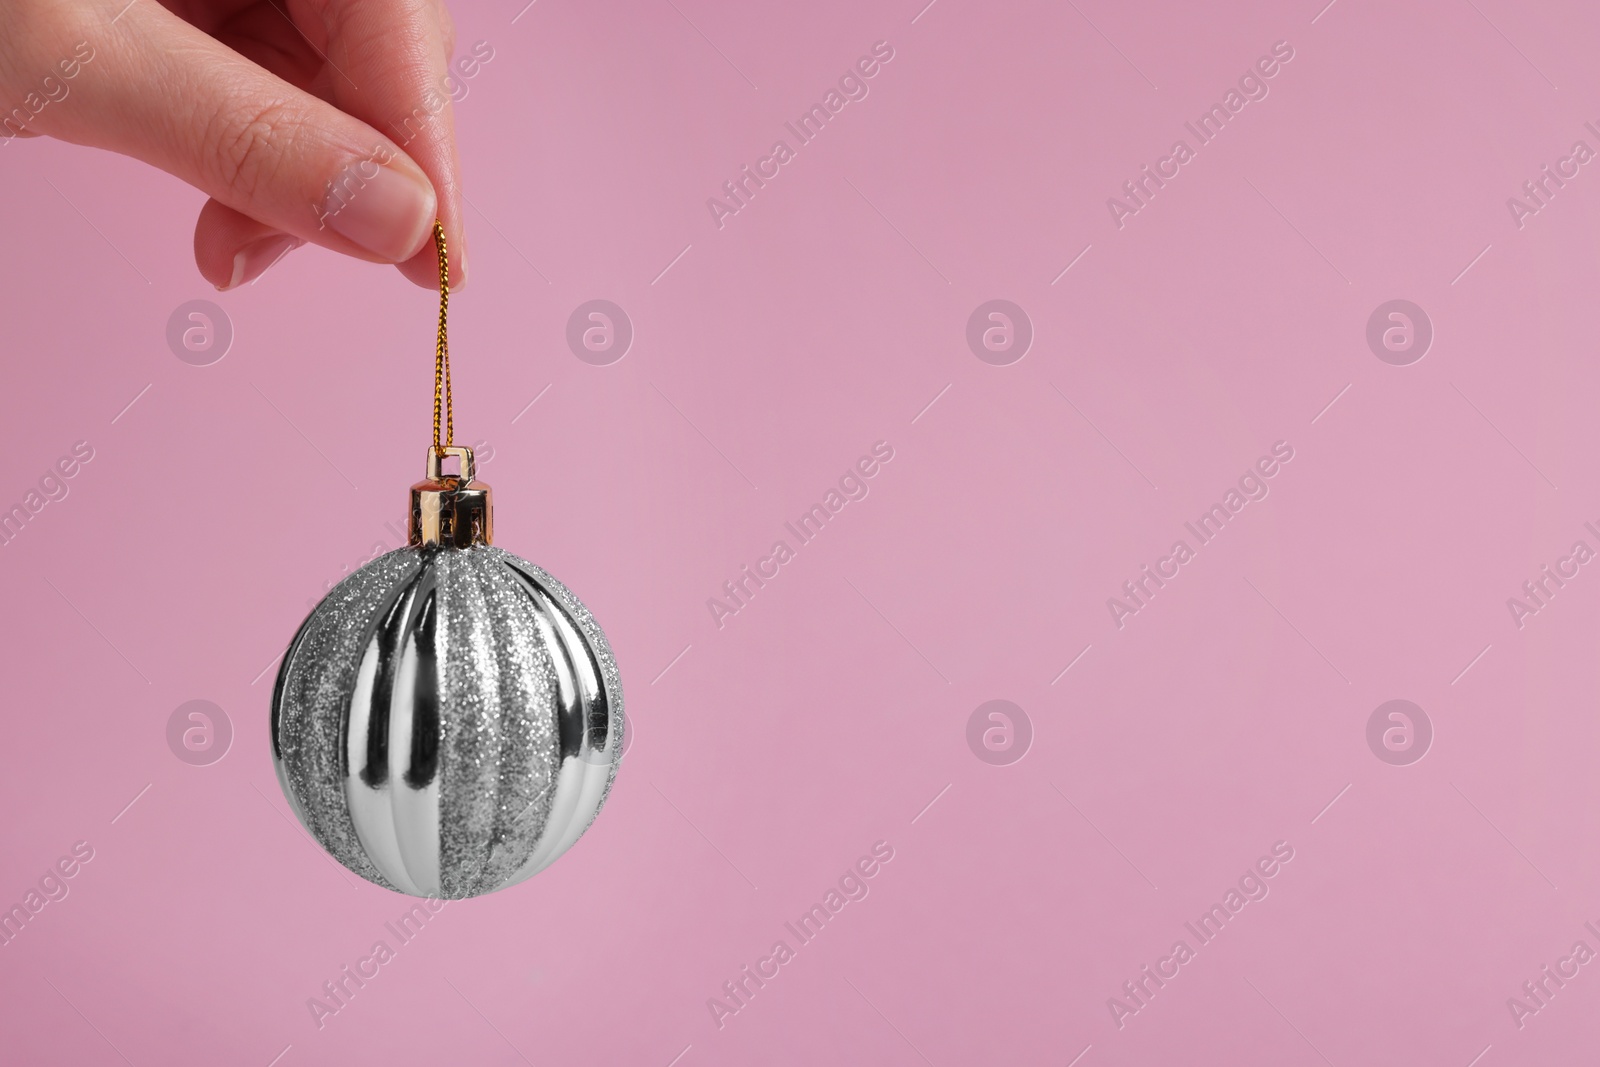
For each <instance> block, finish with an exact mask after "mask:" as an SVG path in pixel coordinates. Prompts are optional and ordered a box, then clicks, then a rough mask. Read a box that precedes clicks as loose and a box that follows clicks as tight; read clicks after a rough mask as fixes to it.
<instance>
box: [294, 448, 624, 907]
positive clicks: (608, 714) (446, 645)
mask: <svg viewBox="0 0 1600 1067" xmlns="http://www.w3.org/2000/svg"><path fill="white" fill-rule="evenodd" d="M441 453H446V454H456V455H459V456H460V457H461V464H462V473H461V476H460V477H451V476H442V475H441V474H440V471H439V459H440V454H441ZM472 471H473V467H472V457H471V452H470V450H468V449H460V448H446V449H430V451H429V466H428V474H429V477H428V480H426V481H424V482H421V483H419V484H418V485H416V486H413V487H412V493H411V497H412V508H411V522H410V530H411V542H412V543H411V544H410V545H409V546H408V547H406V548H401V549H396V550H395V551H393V552H390V553H388V554H387V555H384V556H380V557H378V558H377V559H375V560H373V561H372V562H370V563H368V564H367V565H366V566H364V567H362V568H361V569H360V570H358V571H356V572H355V573H354V574H352V575H350V577H348V578H346V579H345V580H344V581H342V582H340V583H339V585H337V586H336V587H335V588H334V589H333V591H332V592H330V593H329V594H328V596H327V597H326V598H325V599H324V600H323V601H322V603H321V604H319V605H317V607H316V608H315V609H314V610H313V611H312V613H311V615H310V617H308V618H307V619H306V621H305V623H304V624H303V625H302V626H301V627H300V632H299V633H298V634H297V635H296V636H295V639H294V642H293V643H292V644H291V645H290V646H289V651H288V652H287V653H286V654H285V656H284V659H283V665H282V667H281V668H280V669H279V672H278V682H277V686H276V688H275V690H274V692H273V696H272V752H273V759H274V763H275V764H276V766H277V771H278V780H279V782H280V784H281V785H282V786H283V791H284V795H285V796H287V797H288V798H289V803H290V805H291V806H292V807H293V809H294V812H295V815H296V816H298V817H299V819H300V822H301V823H302V824H303V825H304V826H305V828H306V829H307V830H308V831H310V833H311V835H312V836H313V837H315V838H316V839H317V841H319V842H320V843H321V844H322V846H323V847H324V848H326V849H327V850H328V851H329V852H330V853H331V854H332V855H333V857H334V858H335V859H337V860H338V861H339V862H340V863H342V864H344V865H345V866H346V867H348V868H350V869H351V870H352V871H355V872H356V873H357V874H359V875H361V877H363V878H365V879H367V880H368V881H371V882H376V883H377V884H378V885H381V886H385V887H387V888H389V889H394V890H397V891H399V892H402V893H408V894H411V895H413V896H431V897H438V898H442V899H449V900H455V899H459V898H462V897H470V896H477V895H479V894H482V893H492V892H494V891H495V890H497V889H503V888H505V887H506V886H509V885H515V884H516V883H518V882H520V881H522V880H524V879H526V878H529V877H531V876H532V875H534V874H536V873H538V872H539V871H541V870H543V869H544V868H545V867H546V866H548V865H549V864H550V863H552V862H553V861H554V860H555V859H556V857H558V856H560V855H561V854H562V853H563V852H565V851H566V850H567V849H568V848H570V847H571V846H572V844H573V842H575V841H577V839H578V837H579V835H581V834H582V833H583V832H584V830H585V829H587V828H588V826H589V824H590V822H592V821H593V819H594V817H595V815H596V814H597V813H598V812H599V810H600V806H601V805H602V804H603V803H604V802H605V798H606V794H607V792H608V791H609V790H610V787H611V782H612V779H613V778H614V777H615V775H616V770H617V766H618V764H619V763H620V761H621V758H622V736H623V720H622V683H621V678H620V676H619V675H618V673H617V665H616V661H615V660H614V659H613V658H612V655H611V648H610V646H609V645H608V644H607V643H606V638H605V634H603V633H602V632H601V630H600V626H599V624H598V623H596V622H595V620H594V617H593V616H592V615H590V614H589V611H588V609H586V608H585V607H584V606H583V605H582V604H581V603H580V602H579V601H578V599H577V597H575V596H573V595H572V593H571V592H570V591H568V589H567V587H566V586H564V585H562V584H561V583H560V582H558V581H556V579H554V578H552V577H551V576H550V575H549V574H547V573H545V572H544V571H543V570H541V569H539V568H538V567H536V566H534V565H533V564H531V563H529V562H527V561H526V560H524V559H521V558H519V557H517V556H514V555H512V554H511V553H509V552H506V551H504V550H502V549H499V548H496V547H494V546H493V545H491V544H490V543H489V541H490V537H491V533H492V515H493V512H492V506H491V503H490V499H489V491H488V487H487V486H485V485H483V483H481V482H477V481H474V480H473V477H472Z"/></svg>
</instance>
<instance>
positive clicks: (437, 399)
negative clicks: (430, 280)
mask: <svg viewBox="0 0 1600 1067" xmlns="http://www.w3.org/2000/svg"><path fill="white" fill-rule="evenodd" d="M433 243H434V245H435V246H436V247H437V248H438V250H439V340H438V342H437V343H436V344H435V345H434V349H433V447H434V448H436V449H437V448H448V447H450V446H451V445H453V444H454V443H455V438H456V409H455V402H454V400H453V398H452V397H451V395H450V338H449V335H448V333H447V332H446V329H445V317H446V315H447V313H448V312H449V310H450V253H449V251H448V250H447V249H446V248H445V243H444V223H443V222H440V221H439V220H438V219H435V220H434V221H433ZM441 413H442V414H443V417H444V440H443V441H440V439H439V420H440V415H441Z"/></svg>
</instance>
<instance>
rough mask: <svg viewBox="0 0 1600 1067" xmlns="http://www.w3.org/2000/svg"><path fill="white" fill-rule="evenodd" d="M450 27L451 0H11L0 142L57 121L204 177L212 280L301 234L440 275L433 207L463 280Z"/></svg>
mask: <svg viewBox="0 0 1600 1067" xmlns="http://www.w3.org/2000/svg"><path fill="white" fill-rule="evenodd" d="M454 38H455V31H454V27H453V25H452V23H451V20H450V15H449V13H448V12H447V11H446V10H445V7H444V4H443V0H163V2H161V3H158V2H157V0H133V2H132V3H131V5H130V3H129V0H79V2H73V0H0V153H6V152H9V153H22V152H26V151H27V147H28V146H27V142H26V141H25V140H23V138H26V137H34V136H41V135H42V136H46V137H55V138H59V139H60V140H63V141H70V142H72V143H74V144H80V145H89V146H93V147H96V148H104V149H109V150H111V151H113V152H120V153H122V154H124V155H128V156H132V157H133V158H135V159H139V160H142V161H143V162H145V163H148V164H150V165H151V166H155V167H159V168H160V169H162V170H164V171H167V172H168V173H170V174H172V175H174V176H176V177H178V178H180V179H182V180H183V181H185V182H188V183H189V184H190V185H193V186H194V187H195V188H197V189H199V190H201V191H202V192H204V193H206V194H207V195H208V196H209V197H210V199H209V200H208V201H207V202H206V204H205V206H204V207H203V208H201V210H200V217H199V219H198V221H197V222H196V224H195V232H194V256H195V263H196V265H197V266H198V267H199V268H200V273H201V275H203V276H204V277H205V279H206V280H207V281H209V282H211V284H213V285H215V286H216V287H218V288H219V289H232V288H237V287H238V286H240V285H244V284H246V283H247V282H250V281H253V280H254V279H255V278H257V277H259V276H260V275H261V274H262V273H263V272H264V271H266V270H267V269H268V268H269V267H271V266H272V265H273V264H275V263H277V262H278V261H279V260H281V259H282V258H283V257H284V256H285V255H286V254H287V253H288V252H290V251H292V250H293V249H295V248H298V247H300V245H302V244H305V243H311V244H317V245H321V246H322V247H324V248H328V249H332V250H333V251H335V252H340V253H343V254H345V255H348V256H353V257H355V258H357V259H363V260H367V261H370V262H375V263H393V264H395V265H396V266H397V267H398V268H399V270H400V273H402V274H403V275H405V276H406V277H407V278H409V279H411V280H412V281H413V282H415V283H416V284H418V285H421V286H425V287H428V288H435V287H437V286H438V276H439V270H438V261H437V256H436V253H435V251H434V246H433V233H432V226H433V220H434V219H435V217H437V218H439V219H441V220H442V221H443V223H444V228H445V234H446V237H447V239H448V246H449V250H450V274H451V285H452V288H459V287H460V286H461V285H462V284H464V283H465V281H466V278H467V264H466V244H465V240H464V237H463V233H462V217H461V194H460V163H459V161H458V160H457V158H456V148H455V129H454V124H453V119H452V116H451V111H450V107H449V97H448V95H447V91H446V88H445V85H446V77H447V75H448V73H449V66H448V65H449V62H450V58H451V51H452V49H453V48H454V44H455V40H454ZM402 146H403V147H402ZM4 158H5V157H4V155H3V154H0V159H4ZM330 183H332V184H331V185H330Z"/></svg>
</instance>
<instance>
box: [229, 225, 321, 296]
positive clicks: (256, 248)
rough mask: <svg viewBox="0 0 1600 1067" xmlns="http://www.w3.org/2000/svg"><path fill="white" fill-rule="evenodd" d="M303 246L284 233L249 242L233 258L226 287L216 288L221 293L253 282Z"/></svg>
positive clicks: (299, 240)
mask: <svg viewBox="0 0 1600 1067" xmlns="http://www.w3.org/2000/svg"><path fill="white" fill-rule="evenodd" d="M303 244H305V242H304V241H302V240H301V239H300V238H298V237H290V236H289V235H288V234H286V233H279V234H273V235H272V236H270V237H262V238H258V239H257V240H254V241H251V242H250V243H249V244H247V245H245V246H244V247H243V248H241V249H239V251H238V252H237V253H235V255H234V257H233V276H232V277H231V278H229V279H228V284H227V285H219V286H217V288H218V289H219V290H221V291H223V292H226V291H227V290H229V289H237V288H239V286H241V285H243V284H244V283H245V282H253V281H255V280H256V279H257V278H259V277H261V276H262V275H263V274H265V273H266V272H267V271H268V270H269V269H271V267H272V265H273V264H275V263H277V262H278V260H280V259H282V258H283V257H284V256H286V255H288V254H289V253H290V252H293V251H294V250H295V249H296V248H299V247H300V246H301V245H303Z"/></svg>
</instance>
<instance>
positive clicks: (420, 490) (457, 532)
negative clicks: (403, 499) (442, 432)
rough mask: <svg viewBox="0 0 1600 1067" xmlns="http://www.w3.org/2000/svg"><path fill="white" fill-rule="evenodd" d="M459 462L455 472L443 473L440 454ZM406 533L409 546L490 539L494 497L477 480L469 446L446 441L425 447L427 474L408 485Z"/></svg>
mask: <svg viewBox="0 0 1600 1067" xmlns="http://www.w3.org/2000/svg"><path fill="white" fill-rule="evenodd" d="M445 456H455V457H456V458H457V459H458V460H460V462H461V472H460V473H459V474H445V473H444V457H445ZM406 537H407V540H408V541H409V542H410V543H411V545H412V547H413V548H415V547H420V546H426V545H436V546H448V547H451V548H467V547H469V546H471V545H487V544H492V543H493V542H494V499H493V497H492V496H491V494H490V492H489V487H488V486H487V485H486V484H484V483H483V482H480V481H478V480H477V464H476V463H474V462H473V459H472V449H470V448H467V447H465V446H462V445H446V446H444V447H443V448H440V447H437V446H435V447H430V448H429V449H428V468H427V477H426V478H425V479H424V480H423V481H420V482H418V483H417V484H416V485H413V486H412V487H411V513H410V518H409V519H408V520H407V522H406Z"/></svg>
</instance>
